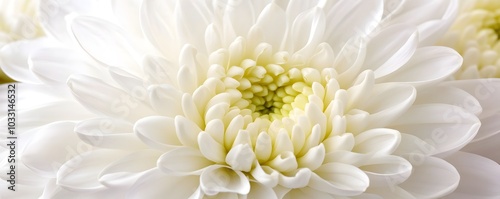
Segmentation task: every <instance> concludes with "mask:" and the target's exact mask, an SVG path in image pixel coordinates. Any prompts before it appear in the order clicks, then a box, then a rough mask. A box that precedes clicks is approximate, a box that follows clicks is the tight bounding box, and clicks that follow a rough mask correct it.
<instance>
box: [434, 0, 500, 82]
mask: <svg viewBox="0 0 500 199" xmlns="http://www.w3.org/2000/svg"><path fill="white" fill-rule="evenodd" d="M466 7H467V6H466ZM499 39H500V6H499V5H498V4H497V1H490V0H485V1H476V2H475V3H474V4H473V5H472V4H471V5H469V7H467V9H464V10H463V11H462V13H461V14H460V15H459V17H458V18H457V20H456V21H455V23H454V25H453V26H452V28H451V30H450V32H449V33H448V35H446V36H445V37H444V39H443V42H444V43H443V44H444V45H447V46H450V47H452V48H454V49H456V50H457V51H458V52H459V53H460V54H461V55H462V56H463V57H464V63H463V66H462V69H461V70H460V71H459V72H457V74H456V75H455V76H456V78H458V79H471V78H491V77H500V62H499V61H500V59H499V58H498V57H499V56H498V55H499V54H500V48H499V47H500V40H499Z"/></svg>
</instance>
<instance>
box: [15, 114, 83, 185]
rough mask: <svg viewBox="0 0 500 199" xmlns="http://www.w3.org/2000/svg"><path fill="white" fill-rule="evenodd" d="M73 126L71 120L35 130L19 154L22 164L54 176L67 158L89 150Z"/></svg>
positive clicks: (42, 173) (44, 174) (43, 173)
mask: <svg viewBox="0 0 500 199" xmlns="http://www.w3.org/2000/svg"><path fill="white" fill-rule="evenodd" d="M74 127H75V123H73V122H58V123H52V124H49V125H46V126H44V127H42V128H40V129H39V130H36V133H34V134H33V135H32V136H33V137H32V138H31V140H30V142H29V143H27V145H26V148H25V149H24V152H23V153H22V154H21V156H22V157H23V162H24V164H25V165H26V166H27V167H29V168H30V169H32V170H33V171H35V172H36V173H38V174H40V175H42V176H47V177H55V174H56V172H57V171H58V169H59V167H60V166H61V165H63V164H64V163H65V162H66V161H67V160H68V158H72V157H75V156H78V155H79V154H80V153H84V152H87V151H89V150H91V148H90V146H89V145H88V144H86V143H84V142H82V141H80V140H79V139H78V136H77V135H76V133H74V132H73V128H74ZM40 151H45V153H40Z"/></svg>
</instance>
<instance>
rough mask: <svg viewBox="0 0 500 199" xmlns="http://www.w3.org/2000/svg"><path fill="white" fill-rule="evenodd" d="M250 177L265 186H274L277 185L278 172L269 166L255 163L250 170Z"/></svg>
mask: <svg viewBox="0 0 500 199" xmlns="http://www.w3.org/2000/svg"><path fill="white" fill-rule="evenodd" d="M251 174H252V177H254V178H255V180H257V182H259V183H260V184H263V185H264V186H266V187H275V186H276V185H278V182H279V176H280V173H279V172H278V171H276V170H274V169H272V168H271V167H269V166H261V165H260V164H257V165H256V166H255V168H254V169H252V171H251Z"/></svg>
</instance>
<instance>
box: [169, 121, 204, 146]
mask: <svg viewBox="0 0 500 199" xmlns="http://www.w3.org/2000/svg"><path fill="white" fill-rule="evenodd" d="M200 132H201V129H200V128H199V127H198V125H197V124H196V123H194V122H193V121H191V120H188V119H186V118H185V117H182V116H177V117H175V133H176V134H177V138H178V139H179V141H180V142H181V143H182V145H183V146H190V147H194V148H198V134H199V133H200Z"/></svg>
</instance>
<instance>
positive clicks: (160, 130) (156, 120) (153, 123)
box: [134, 116, 182, 150]
mask: <svg viewBox="0 0 500 199" xmlns="http://www.w3.org/2000/svg"><path fill="white" fill-rule="evenodd" d="M134 131H135V133H136V134H137V137H139V138H140V139H141V140H142V141H143V142H144V143H145V144H147V145H148V146H149V147H151V148H155V149H161V150H168V149H171V148H172V147H174V146H182V144H181V142H180V141H179V139H178V138H177V134H176V130H175V123H174V119H172V118H169V117H162V116H150V117H146V118H142V119H140V120H139V121H137V122H136V123H135V125H134Z"/></svg>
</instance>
